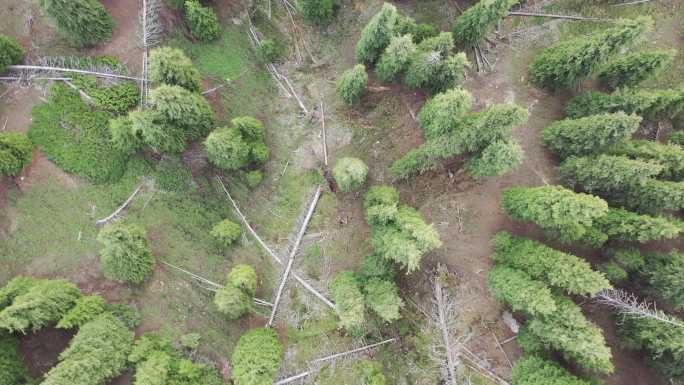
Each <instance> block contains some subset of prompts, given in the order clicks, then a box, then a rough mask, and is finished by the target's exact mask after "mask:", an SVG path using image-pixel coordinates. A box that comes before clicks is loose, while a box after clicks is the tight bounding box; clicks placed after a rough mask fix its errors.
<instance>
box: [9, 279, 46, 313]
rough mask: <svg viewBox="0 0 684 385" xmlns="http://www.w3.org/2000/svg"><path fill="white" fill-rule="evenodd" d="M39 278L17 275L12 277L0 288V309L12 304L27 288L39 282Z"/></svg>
mask: <svg viewBox="0 0 684 385" xmlns="http://www.w3.org/2000/svg"><path fill="white" fill-rule="evenodd" d="M39 282H40V280H38V279H36V278H33V277H29V276H23V275H18V276H16V277H14V278H12V279H11V280H10V281H9V282H7V284H6V285H5V286H3V287H2V288H0V310H2V309H4V308H6V307H7V306H9V305H11V304H12V301H14V299H15V298H16V297H18V296H20V295H22V294H26V293H27V292H28V291H29V289H31V288H32V287H33V286H34V285H36V284H37V283H39Z"/></svg>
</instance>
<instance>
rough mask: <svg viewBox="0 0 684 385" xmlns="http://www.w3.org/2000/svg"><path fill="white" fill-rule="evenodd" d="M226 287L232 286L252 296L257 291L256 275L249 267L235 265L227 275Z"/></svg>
mask: <svg viewBox="0 0 684 385" xmlns="http://www.w3.org/2000/svg"><path fill="white" fill-rule="evenodd" d="M226 284H227V285H232V286H235V287H237V288H238V289H240V290H242V291H244V292H245V293H247V294H248V295H250V296H254V295H255V294H256V290H257V274H256V271H254V268H253V267H252V266H250V265H245V264H237V265H235V266H233V268H232V269H230V273H228V281H227V283H226Z"/></svg>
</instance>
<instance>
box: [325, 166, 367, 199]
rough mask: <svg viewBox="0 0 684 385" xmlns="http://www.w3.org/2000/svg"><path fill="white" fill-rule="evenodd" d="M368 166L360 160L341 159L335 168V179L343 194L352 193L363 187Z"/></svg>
mask: <svg viewBox="0 0 684 385" xmlns="http://www.w3.org/2000/svg"><path fill="white" fill-rule="evenodd" d="M366 175H368V166H366V164H365V163H363V161H362V160H361V159H358V158H341V159H339V160H338V161H337V162H336V163H335V167H333V177H334V178H335V182H337V186H338V187H339V188H340V190H342V192H350V191H352V190H356V189H358V188H360V187H361V186H363V183H364V182H365V181H366Z"/></svg>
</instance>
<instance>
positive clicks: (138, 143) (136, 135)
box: [109, 112, 153, 155]
mask: <svg viewBox="0 0 684 385" xmlns="http://www.w3.org/2000/svg"><path fill="white" fill-rule="evenodd" d="M134 116H135V122H136V123H135V126H134V123H133V122H134ZM151 117H152V116H151V115H149V114H147V113H145V112H131V113H130V114H129V115H127V116H119V117H117V118H114V119H111V120H109V133H110V135H111V137H112V139H111V140H112V142H111V143H112V146H113V147H114V148H115V149H116V150H117V151H119V152H121V153H122V154H127V155H131V154H134V153H135V152H136V151H137V150H138V149H139V148H141V147H142V146H143V145H144V143H143V139H142V132H143V130H144V129H146V128H147V127H146V126H147V124H152V123H153V122H151V119H149V120H148V119H147V118H151Z"/></svg>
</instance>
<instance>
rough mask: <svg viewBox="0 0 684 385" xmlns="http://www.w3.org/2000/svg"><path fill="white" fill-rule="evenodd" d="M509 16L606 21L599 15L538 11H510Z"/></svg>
mask: <svg viewBox="0 0 684 385" xmlns="http://www.w3.org/2000/svg"><path fill="white" fill-rule="evenodd" d="M508 16H525V17H535V16H536V17H549V18H552V19H567V20H583V21H606V19H600V18H598V17H585V16H572V15H554V14H550V13H536V12H517V11H515V12H513V11H512V12H508Z"/></svg>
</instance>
